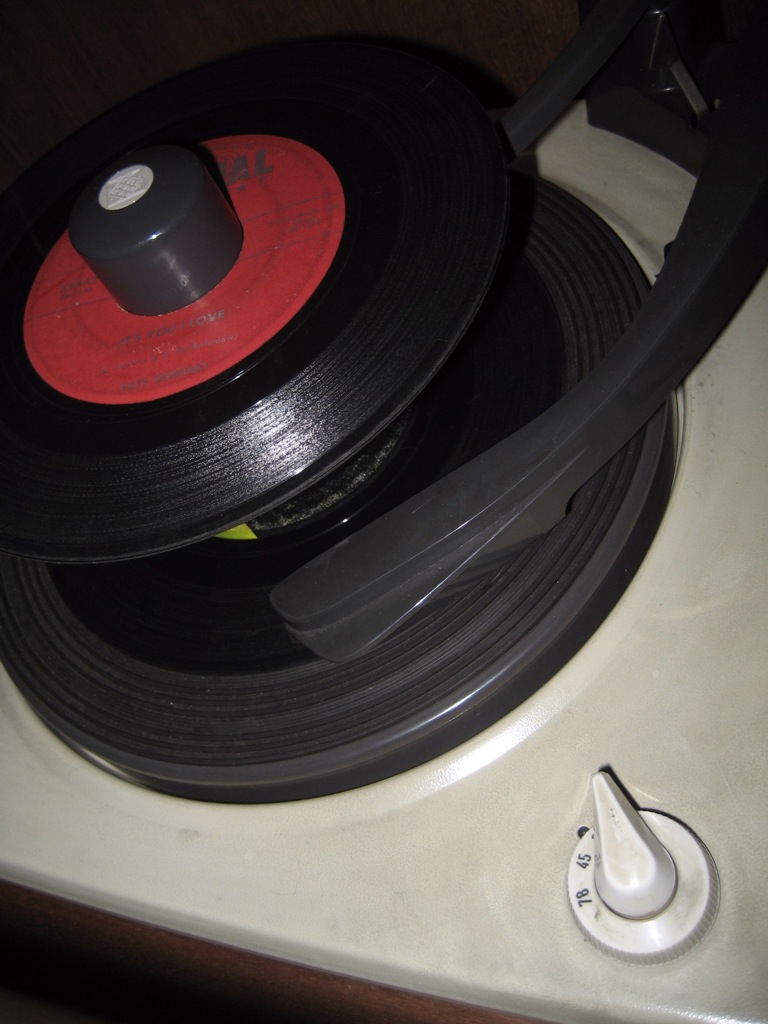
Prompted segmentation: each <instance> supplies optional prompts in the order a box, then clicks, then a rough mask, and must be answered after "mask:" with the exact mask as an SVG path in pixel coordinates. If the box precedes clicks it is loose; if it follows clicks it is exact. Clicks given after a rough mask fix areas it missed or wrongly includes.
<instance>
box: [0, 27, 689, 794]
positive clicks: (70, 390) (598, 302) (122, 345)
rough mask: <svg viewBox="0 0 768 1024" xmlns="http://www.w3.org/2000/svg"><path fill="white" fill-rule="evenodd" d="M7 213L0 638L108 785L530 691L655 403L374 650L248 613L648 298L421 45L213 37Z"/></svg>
mask: <svg viewBox="0 0 768 1024" xmlns="http://www.w3.org/2000/svg"><path fill="white" fill-rule="evenodd" d="M188 158H189V159H190V160H191V159H193V160H194V163H195V166H194V167H193V166H192V164H191V163H190V164H189V167H190V170H189V172H188V173H189V178H188V179H187V178H184V175H185V174H187V170H186V167H187V164H188ZM169 168H170V169H169ZM200 168H201V169H202V170H201V169H200ZM176 175H178V177H177V176H176ZM52 180H54V181H56V182H58V186H57V191H56V194H55V195H51V191H50V181H52ZM187 180H189V182H190V184H188V185H186V184H184V182H186V181H187ZM198 182H201V183H202V184H197V183H198ZM211 183H212V184H211ZM214 186H215V190H216V192H215V194H214V193H213V192H210V189H211V188H212V187H214ZM211 204H213V205H211ZM201 210H202V211H203V212H202V213H201V212H200V211H201ZM83 211H85V212H83ZM508 211H509V216H508ZM70 217H71V218H72V220H71V221H70ZM0 220H2V223H3V224H4V225H6V231H5V237H4V242H3V248H2V251H1V252H0V258H1V259H2V263H3V269H2V272H1V276H0V288H1V289H2V293H1V294H2V303H3V310H4V317H3V322H4V324H5V327H4V330H5V338H4V344H5V352H6V355H5V358H4V360H3V364H2V367H0V389H1V391H2V400H1V402H0V409H1V411H0V432H1V444H2V447H1V448H0V459H1V460H2V471H3V475H4V481H5V486H4V492H3V498H2V503H1V504H0V546H1V547H2V548H3V550H4V551H6V552H7V554H5V555H3V556H2V569H1V572H2V576H1V581H2V595H1V602H0V624H1V625H2V634H1V639H0V643H1V644H2V650H1V651H0V656H2V660H3V662H4V664H5V665H6V667H7V669H8V671H9V673H10V674H11V676H12V678H13V680H14V682H15V683H16V685H17V686H18V687H19V688H20V690H21V691H22V692H23V693H24V695H25V696H26V698H27V700H28V701H29V703H30V704H31V705H32V707H33V708H34V709H35V710H36V711H37V712H38V714H39V715H40V716H41V717H42V718H43V720H44V721H46V722H47V724H48V725H49V726H50V727H51V728H52V729H53V730H54V731H55V732H56V733H57V734H58V735H59V736H60V737H61V738H62V739H63V740H65V741H66V742H67V743H69V744H70V745H72V746H73V747H75V748H76V749H78V750H80V751H81V752H82V753H84V754H85V755H86V756H89V757H91V758H92V759H94V760H97V761H98V762H99V763H100V764H102V765H106V766H107V767H110V768H111V769H112V770H113V771H115V773H116V774H119V775H122V776H124V777H127V778H130V779H132V780H134V781H137V782H139V783H142V784H145V785H148V786H150V787H154V788H159V789H162V790H164V791H167V792H171V793H176V794H180V795H185V796H191V797H198V798H204V799H212V800H242V801H251V800H286V799H296V798H302V797H307V796H314V795H318V794H322V793H327V792H332V791H334V790H338V789H342V788H347V787H352V786H357V785H361V784H364V783H368V782H372V781H375V780H377V779H380V778H383V777H386V776H389V775H392V774H396V773H398V772H400V771H403V770H405V769H407V768H409V767H412V766H414V765H416V764H419V763H421V762H423V761H425V760H427V759H429V758H430V757H432V756H434V755H435V754H438V753H440V752H443V751H445V750H448V749H450V748H451V747H453V746H455V745H456V744H457V743H459V742H461V741H463V740H465V739H467V738H469V737H471V736H473V735H475V734H476V733H477V732H478V731H479V730H481V729H482V728H484V727H485V726H486V725H488V724H490V723H491V722H493V721H495V720H496V719H498V718H499V717H500V716H501V715H503V714H505V713H506V712H507V711H509V710H511V709H512V708H514V707H515V706H516V705H517V704H519V703H520V702H521V701H522V700H524V699H525V698H526V697H527V696H528V695H530V693H531V692H533V690H534V689H535V688H537V687H538V686H540V685H542V683H543V682H545V681H546V680H547V679H548V678H549V677H550V676H551V674H552V673H553V672H554V671H556V669H557V668H558V667H559V666H560V665H561V664H562V663H563V662H564V660H565V659H567V658H568V657H569V656H570V655H571V654H572V653H573V652H574V651H575V650H576V649H578V647H579V646H580V644H581V643H583V642H584V639H585V638H586V637H587V636H588V635H589V634H590V632H591V631H592V630H593V629H594V628H595V627H596V625H597V624H598V623H599V622H600V620H601V618H602V616H603V615H604V614H605V612H606V611H607V609H608V608H609V607H610V606H611V604H612V602H613V601H615V599H616V597H617V595H618V594H619V593H620V592H621V589H622V588H623V587H624V586H625V585H626V582H627V580H628V579H629V577H630V575H631V572H632V570H633V569H634V567H635V566H636V565H637V564H638V563H639V560H640V558H641V557H642V555H643V553H644V551H645V548H646V546H647V544H648V542H649V539H650V537H651V536H652V534H653V531H654V529H655V526H656V523H657V522H658V518H659V516H660V514H661V509H662V507H663V503H664V499H665V494H666V488H667V485H668V476H669V473H668V471H669V452H668V446H667V445H666V440H665V439H666V428H665V423H664V418H663V415H659V416H657V417H656V419H655V420H654V421H652V422H651V424H650V425H649V426H648V427H647V428H646V429H645V430H644V431H643V432H642V433H641V434H640V435H638V436H637V437H636V438H635V439H634V440H633V441H632V442H631V443H630V444H629V445H628V446H627V448H625V449H624V450H623V451H622V452H620V453H619V454H618V455H617V456H616V457H615V458H614V459H613V460H611V462H610V463H609V464H608V465H606V466H605V467H604V469H603V470H602V471H601V472H600V473H599V474H598V475H597V476H596V477H595V478H593V479H592V480H591V481H590V482H589V483H588V484H587V485H586V486H585V487H584V488H582V489H581V490H580V491H579V492H578V493H577V494H576V495H575V496H574V499H573V501H572V505H571V508H570V510H569V514H568V515H567V516H566V517H565V519H564V520H563V521H562V523H560V524H559V525H558V526H557V527H555V529H554V530H552V531H551V533H550V534H548V535H547V536H546V537H543V538H541V539H539V540H537V541H535V542H533V543H531V544H529V545H527V546H526V547H524V548H523V549H522V550H516V551H515V552H513V553H510V552H506V551H503V550H502V551H499V552H496V554H495V555H494V557H493V558H489V559H486V560H485V561H484V562H483V563H482V565H481V566H480V567H479V568H477V569H475V571H473V572H472V573H468V574H465V576H464V577H462V578H461V579H460V581H459V583H458V585H457V586H455V587H453V588H452V589H451V590H450V592H448V593H446V594H444V595H442V596H441V598H440V599H439V600H437V601H435V602H433V603H431V604H428V605H427V606H426V607H425V608H424V610H423V611H422V612H420V613H419V614H418V615H416V616H415V617H414V618H413V619H412V620H411V621H410V622H409V623H408V624H407V625H406V626H404V627H403V628H402V629H400V630H399V631H397V632H395V633H394V634H393V635H392V636H391V637H390V638H389V639H387V640H386V641H384V642H383V643H381V644H380V645H379V646H377V647H376V648H375V649H374V650H373V651H372V652H371V653H368V654H366V655H364V656H362V657H360V658H358V659H356V660H354V661H351V662H349V663H348V664H345V665H341V666H340V665H336V664H332V663H330V662H327V661H324V660H323V659H321V658H318V657H316V656H314V655H312V654H310V653H309V651H307V650H306V649H305V648H304V647H303V646H302V645H301V644H299V643H298V642H297V641H296V640H294V639H292V638H291V636H290V635H289V634H288V633H287V632H286V631H285V629H284V627H283V624H282V622H281V621H280V618H279V616H278V615H277V614H276V613H275V611H274V610H273V608H272V607H271V605H270V601H269V594H270V592H271V590H272V589H273V587H275V586H276V585H277V584H278V583H280V581H281V580H283V579H284V578H285V577H286V576H288V575H289V574H290V573H291V572H293V571H294V570H295V569H298V568H299V567H300V566H302V565H303V564H305V563H306V562H307V561H309V560H310V559H311V558H313V557H315V556H317V555H320V554H322V553H323V552H324V551H326V550H327V549H328V548H330V547H331V546H332V545H333V544H335V543H337V542H339V541H342V540H344V539H345V538H346V537H348V536H350V535H351V534H352V533H354V532H356V531H357V530H358V529H359V528H360V527H361V526H362V525H363V524H365V523H367V522H370V521H372V520H375V519H377V518H378V517H379V516H381V515H382V514H383V513H385V512H387V511H388V510H390V509H392V508H393V507H395V506H397V505H398V504H399V503H400V502H402V501H404V500H405V499H406V498H410V497H412V496H413V495H415V494H418V493H419V492H420V491H421V490H422V489H423V488H424V487H426V486H428V485H429V484H430V483H432V482H433V481H435V480H437V479H440V478H441V477H443V476H444V475H445V474H446V473H448V472H450V471H451V470H454V469H455V468H456V467H459V466H461V465H463V464H464V463H466V462H467V461H468V460H470V459H472V458H473V457H474V456H476V455H477V454H478V453H480V452H483V451H485V450H486V449H487V448H488V447H489V446H491V445H493V444H494V443H496V442H497V441H499V440H501V439H502V438H504V437H507V436H508V435H510V434H513V433H514V432H515V431H516V430H517V429H518V428H519V427H521V426H523V425H524V424H526V423H528V422H530V421H531V420H533V419H534V418H535V417H537V416H538V415H539V414H541V413H542V412H543V411H544V410H546V409H547V408H549V407H550V406H552V405H553V403H555V402H557V401H558V399H559V398H560V397H561V396H562V395H563V394H565V393H566V392H567V391H568V390H569V389H570V388H571V387H572V386H573V385H574V384H575V383H576V382H577V381H578V380H579V379H581V378H582V377H583V376H584V375H585V374H586V373H588V372H589V370H590V369H591V368H592V367H593V366H594V365H595V364H596V363H597V362H599V360H600V359H601V357H602V356H603V355H604V354H605V352H606V351H607V350H608V348H609V347H610V346H611V345H612V344H613V342H614V341H616V340H617V339H618V337H619V336H620V335H621V333H622V331H623V329H624V328H625V326H626V325H627V323H628V322H629V321H630V319H631V317H632V315H633V312H634V311H635V310H636V309H637V307H638V305H639V303H640V302H641V299H642V296H643V293H644V290H645V282H644V281H643V278H642V275H641V274H640V272H639V271H638V269H637V267H636V266H635V265H634V263H633V261H632V259H631V257H630V256H629V255H628V253H627V252H626V251H625V249H624V248H623V246H622V245H621V243H620V242H619V241H618V240H617V239H616V238H615V236H614V235H613V234H612V233H611V232H610V231H609V230H608V229H607V228H606V226H605V225H604V224H603V223H602V222H601V221H600V220H598V218H596V217H595V216H594V215H593V214H592V213H591V212H590V211H588V210H587V209H585V208H584V207H582V206H581V205H580V204H579V203H578V202H576V201H575V200H573V199H572V198H571V197H569V196H567V195H565V194H563V193H561V192H559V191H557V190H556V189H554V188H552V187H550V186H547V185H546V184H543V183H540V182H534V181H532V180H529V179H527V178H524V177H522V176H518V175H515V174H510V173H509V171H508V168H507V166H506V163H505V159H504V155H503V147H502V145H501V142H500V140H499V139H498V137H497V135H496V132H495V129H494V127H493V125H492V124H491V122H490V120H489V119H488V118H487V116H486V115H485V113H484V111H483V110H482V108H481V107H480V106H479V105H478V104H477V102H476V101H475V100H474V98H473V97H472V96H471V95H470V94H468V93H467V92H466V91H465V90H464V89H463V87H462V86H461V85H459V84H458V83H457V82H456V81H455V80H454V79H452V78H451V77H449V76H448V75H446V74H445V73H443V72H442V71H440V70H439V69H437V68H436V67H433V66H432V65H430V64H427V63H424V62H423V61H421V60H419V59H416V58H414V57H411V56H409V55H407V54H404V53H400V52H397V51H390V50H386V49H379V48H376V47H367V46H363V45H350V44H343V43H339V44H336V43H307V44H296V45H290V46H284V47H276V48H272V49H268V50H265V51H260V52H256V53H253V54H248V55H244V56H238V57H235V58H231V59H228V60H226V61H224V62H222V63H220V64H216V65H212V66H210V67H207V68H204V69H202V70H200V71H196V72H194V73H192V74H190V75H187V76H184V77H182V78H180V79H176V80H174V81H172V82H169V83H167V84H165V85H162V86H160V87H158V88H156V89H153V90H152V91H150V92H149V93H147V94H145V95H142V96H140V97H138V98H137V99H135V100H133V101H131V102H129V103H127V104H126V105H124V106H123V107H121V108H118V109H117V110H115V111H113V112H112V113H110V114H108V115H107V116H105V117H104V118H102V119H100V120H99V121H97V122H95V123H93V124H92V125H90V126H88V127H87V128H86V129H84V130H83V131H82V132H80V133H79V134H78V135H77V136H75V137H73V138H72V139H70V140H68V141H67V142H66V143H64V144H63V145H62V146H61V147H59V149H58V150H56V151H54V152H53V153H52V154H50V155H49V156H48V157H47V158H46V159H45V160H44V161H42V162H41V163H40V164H39V165H38V166H36V167H35V168H33V169H32V170H31V171H30V172H29V173H28V174H27V175H26V176H25V178H23V179H22V180H21V181H20V182H19V184H18V185H17V186H16V187H14V189H13V190H11V191H10V192H9V193H8V194H7V195H6V196H5V197H4V198H3V200H2V209H1V210H0ZM508 222H509V223H508ZM68 223H69V224H70V228H69V231H67V225H68ZM220 224H223V225H224V227H223V228H221V230H220V228H219V227H217V225H220ZM211 225H213V226H212V227H211ZM222 232H223V234H222ZM158 239H159V240H160V241H158ZM161 243H162V244H161ZM219 243H221V244H219ZM153 247H154V249H153ZM84 252H85V253H86V254H85V255H83V253H84ZM137 267H138V270H137V269H136V268H137ZM169 282H170V283H169ZM201 282H202V284H201ZM107 284H109V285H110V287H107ZM198 285H200V287H198ZM169 295H170V296H171V298H170V299H169V298H168V296H169ZM115 296H117V297H115ZM143 303H146V305H147V306H148V308H143V306H142V304H143ZM134 307H135V308H134ZM139 307H142V308H139Z"/></svg>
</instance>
